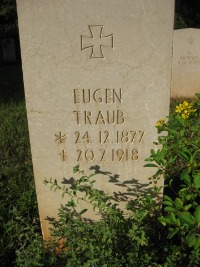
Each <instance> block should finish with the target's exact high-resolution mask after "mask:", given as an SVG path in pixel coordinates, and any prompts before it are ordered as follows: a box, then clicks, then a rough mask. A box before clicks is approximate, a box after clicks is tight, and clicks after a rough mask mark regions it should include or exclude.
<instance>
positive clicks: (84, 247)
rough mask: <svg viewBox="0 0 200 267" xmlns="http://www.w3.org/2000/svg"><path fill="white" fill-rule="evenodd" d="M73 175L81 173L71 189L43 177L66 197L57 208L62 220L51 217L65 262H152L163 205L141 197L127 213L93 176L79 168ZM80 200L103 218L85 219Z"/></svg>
mask: <svg viewBox="0 0 200 267" xmlns="http://www.w3.org/2000/svg"><path fill="white" fill-rule="evenodd" d="M74 173H76V174H78V176H79V175H80V176H81V177H80V178H78V179H75V180H74V182H73V183H72V185H71V187H66V186H60V185H58V183H57V181H56V180H53V179H51V180H50V181H47V180H45V184H50V185H51V189H52V190H61V191H62V195H63V197H64V196H65V195H67V199H68V201H67V203H66V205H64V206H62V207H61V208H60V209H59V219H58V220H55V219H54V220H50V222H51V224H52V229H51V233H52V238H55V240H56V241H57V242H58V243H57V246H58V247H59V242H62V246H61V247H60V251H59V252H60V257H61V258H64V259H65V260H66V262H65V264H66V266H70V267H71V266H76V267H77V266H85V267H86V266H88V267H89V266H148V264H151V263H154V262H155V259H157V258H158V254H159V252H158V251H159V246H158V245H156V244H154V239H156V237H157V241H158V242H162V240H160V238H159V236H158V234H157V230H158V228H159V227H158V228H157V227H156V225H158V222H157V223H156V218H155V214H156V211H158V209H159V205H153V203H154V201H153V198H152V196H151V195H147V196H146V197H145V198H142V197H140V196H138V198H137V199H136V200H134V201H132V202H131V203H129V206H128V209H129V211H130V214H129V215H126V216H125V214H124V212H123V211H122V210H121V209H120V208H119V207H118V205H117V204H116V203H115V202H113V199H112V197H110V196H108V195H107V194H105V193H104V192H102V191H99V190H98V189H96V188H95V180H94V179H93V176H94V174H91V175H89V176H87V175H85V173H84V172H83V171H80V170H79V166H76V167H75V168H74ZM81 201H84V202H85V203H86V204H87V205H86V206H87V207H88V206H89V205H90V206H91V208H92V209H93V211H94V212H95V213H97V214H99V216H100V219H99V220H97V221H92V220H87V219H86V218H85V217H84V216H85V214H87V209H83V210H79V209H78V206H79V203H80V202H81ZM154 204H155V203H154ZM139 207H140V208H139ZM86 217H87V215H86ZM150 218H151V219H150ZM152 223H153V225H152ZM63 241H64V242H63Z"/></svg>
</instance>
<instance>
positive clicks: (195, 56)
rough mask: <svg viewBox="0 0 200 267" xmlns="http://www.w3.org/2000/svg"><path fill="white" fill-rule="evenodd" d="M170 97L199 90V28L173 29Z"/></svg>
mask: <svg viewBox="0 0 200 267" xmlns="http://www.w3.org/2000/svg"><path fill="white" fill-rule="evenodd" d="M172 62H173V64H172V86H171V97H173V98H175V97H189V98H191V97H194V95H195V93H199V92H200V29H181V30H175V31H174V41H173V61H172Z"/></svg>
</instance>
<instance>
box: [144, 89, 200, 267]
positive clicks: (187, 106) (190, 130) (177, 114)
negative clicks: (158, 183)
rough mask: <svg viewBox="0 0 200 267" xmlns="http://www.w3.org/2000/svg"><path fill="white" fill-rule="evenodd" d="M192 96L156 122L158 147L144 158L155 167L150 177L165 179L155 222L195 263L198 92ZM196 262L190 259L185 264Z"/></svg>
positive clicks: (199, 235)
mask: <svg viewBox="0 0 200 267" xmlns="http://www.w3.org/2000/svg"><path fill="white" fill-rule="evenodd" d="M196 96H197V100H194V101H191V102H188V101H184V102H183V103H180V104H179V105H177V106H176V108H175V111H174V112H171V114H170V116H169V118H168V121H167V122H166V123H165V122H164V121H162V122H161V121H159V122H158V123H157V128H158V132H159V133H160V136H159V139H158V143H156V144H157V145H160V144H161V145H162V148H160V149H159V150H158V151H157V152H156V151H154V150H152V151H151V156H150V157H149V158H148V159H147V161H149V162H151V164H155V165H156V166H157V167H158V171H157V172H156V174H155V175H154V177H152V179H151V180H153V181H155V180H157V179H159V178H160V176H161V175H164V178H165V194H164V201H163V204H164V212H163V214H162V216H160V217H159V218H158V219H159V221H160V222H161V223H162V224H163V225H164V226H166V227H167V228H168V238H169V239H172V238H174V237H175V236H176V238H177V239H179V240H180V242H181V244H182V246H185V247H187V248H188V251H190V253H191V254H190V257H191V258H193V257H196V261H198V264H199V251H200V249H199V248H200V205H199V204H200V203H199V200H200V131H199V129H200V120H199V118H200V94H196ZM166 132H167V133H168V134H166ZM147 165H149V164H147ZM198 264H197V263H195V261H194V262H193V264H192V265H188V266H198Z"/></svg>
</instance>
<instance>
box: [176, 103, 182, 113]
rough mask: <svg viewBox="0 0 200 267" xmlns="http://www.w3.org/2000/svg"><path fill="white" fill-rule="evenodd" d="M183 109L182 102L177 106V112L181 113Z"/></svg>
mask: <svg viewBox="0 0 200 267" xmlns="http://www.w3.org/2000/svg"><path fill="white" fill-rule="evenodd" d="M182 110H183V105H182V104H179V105H178V106H176V110H175V112H176V113H181V111H182Z"/></svg>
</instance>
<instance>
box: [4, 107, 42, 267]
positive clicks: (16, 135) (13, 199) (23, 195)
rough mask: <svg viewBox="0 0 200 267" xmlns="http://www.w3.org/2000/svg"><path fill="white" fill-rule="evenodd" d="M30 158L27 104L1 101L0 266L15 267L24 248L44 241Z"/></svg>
mask: <svg viewBox="0 0 200 267" xmlns="http://www.w3.org/2000/svg"><path fill="white" fill-rule="evenodd" d="M30 158H31V157H30V149H29V140H28V130H27V121H26V115H25V105H24V103H18V104H16V103H10V104H1V105H0V187H1V194H0V266H2V267H3V266H6V267H7V266H15V265H14V263H15V261H16V259H17V260H19V259H20V254H21V251H22V250H25V249H26V248H27V247H28V246H29V245H30V244H32V242H34V240H35V239H36V240H40V242H41V237H39V234H40V227H39V218H38V211H37V202H36V194H35V187H34V183H33V174H32V167H31V159H30ZM34 257H35V256H34ZM17 266H25V265H17ZM29 266H31V265H29ZM33 266H36V265H33Z"/></svg>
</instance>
